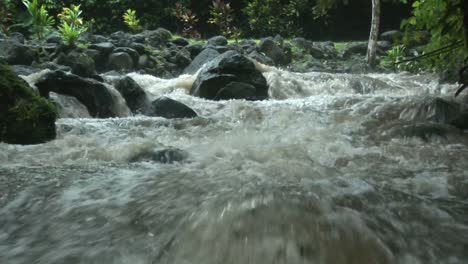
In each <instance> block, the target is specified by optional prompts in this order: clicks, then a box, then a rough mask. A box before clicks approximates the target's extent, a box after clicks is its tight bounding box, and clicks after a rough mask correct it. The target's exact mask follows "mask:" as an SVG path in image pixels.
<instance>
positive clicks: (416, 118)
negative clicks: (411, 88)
mask: <svg viewBox="0 0 468 264" xmlns="http://www.w3.org/2000/svg"><path fill="white" fill-rule="evenodd" d="M459 109H460V107H459V105H458V104H457V103H454V102H449V101H447V100H445V99H442V98H434V97H423V98H417V99H416V100H413V101H411V102H409V103H408V104H407V106H406V107H405V109H403V111H402V112H401V114H400V120H405V121H411V122H435V123H444V124H448V123H450V121H452V119H453V118H454V117H455V116H457V115H458V113H459Z"/></svg>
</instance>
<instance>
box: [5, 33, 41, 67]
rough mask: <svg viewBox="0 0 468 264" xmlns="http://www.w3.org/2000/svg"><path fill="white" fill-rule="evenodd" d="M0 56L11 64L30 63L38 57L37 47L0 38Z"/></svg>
mask: <svg viewBox="0 0 468 264" xmlns="http://www.w3.org/2000/svg"><path fill="white" fill-rule="evenodd" d="M0 57H3V58H4V59H5V60H6V62H7V63H8V64H11V65H13V64H21V65H31V64H32V63H33V62H34V61H37V60H38V59H39V47H37V46H31V45H24V44H21V43H20V42H18V41H14V40H11V39H4V40H0Z"/></svg>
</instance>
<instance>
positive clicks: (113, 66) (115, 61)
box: [107, 52, 134, 71]
mask: <svg viewBox="0 0 468 264" xmlns="http://www.w3.org/2000/svg"><path fill="white" fill-rule="evenodd" d="M133 66H134V62H133V58H132V56H130V55H129V54H128V53H127V52H115V53H111V54H110V55H109V60H108V62H107V68H108V69H109V70H111V71H112V70H115V71H129V70H132V69H133Z"/></svg>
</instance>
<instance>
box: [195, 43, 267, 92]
mask: <svg viewBox="0 0 468 264" xmlns="http://www.w3.org/2000/svg"><path fill="white" fill-rule="evenodd" d="M231 82H238V83H244V84H248V85H251V86H253V87H255V97H256V98H266V97H267V96H268V85H267V82H266V79H265V77H263V75H262V73H261V72H260V71H258V70H257V69H256V68H255V64H254V63H253V62H252V61H251V60H250V59H248V58H247V57H245V56H243V55H241V54H240V53H238V52H236V51H228V52H225V53H223V54H222V55H220V56H218V57H217V58H216V59H214V60H213V61H211V62H210V63H209V64H208V65H207V66H206V67H205V68H204V69H203V70H202V71H201V72H200V73H199V75H198V76H197V79H196V80H195V82H194V84H193V86H192V89H191V90H190V94H192V95H194V96H198V97H202V98H206V99H215V98H216V97H217V95H218V93H220V91H221V90H223V88H225V87H226V86H228V85H229V84H230V83H231ZM230 91H233V89H231V90H230ZM238 91H245V89H242V90H241V89H239V90H238ZM240 97H241V96H237V95H236V96H233V97H232V99H239V98H240ZM224 99H229V98H224ZM245 99H248V98H245Z"/></svg>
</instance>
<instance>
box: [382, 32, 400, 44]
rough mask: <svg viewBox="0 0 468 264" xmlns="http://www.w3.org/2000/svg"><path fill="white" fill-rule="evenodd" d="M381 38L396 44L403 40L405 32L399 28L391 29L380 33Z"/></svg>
mask: <svg viewBox="0 0 468 264" xmlns="http://www.w3.org/2000/svg"><path fill="white" fill-rule="evenodd" d="M380 39H381V40H385V41H388V42H390V43H393V44H396V43H401V42H402V40H403V33H402V32H401V31H399V30H389V31H385V32H383V33H382V34H380Z"/></svg>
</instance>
